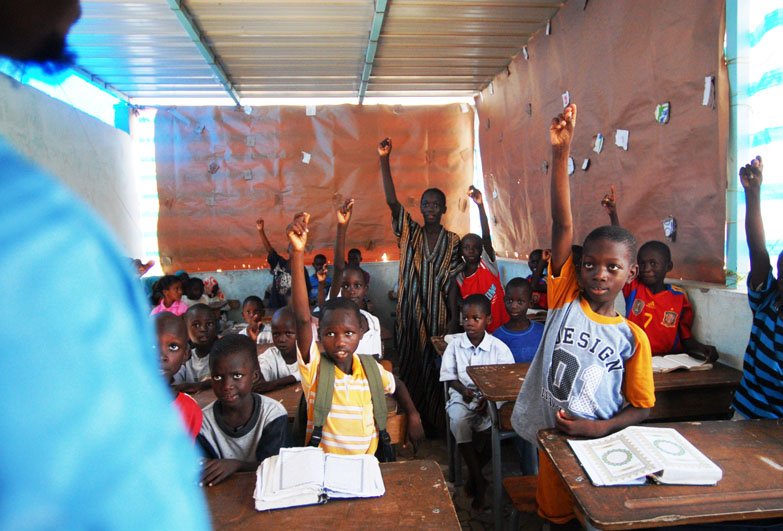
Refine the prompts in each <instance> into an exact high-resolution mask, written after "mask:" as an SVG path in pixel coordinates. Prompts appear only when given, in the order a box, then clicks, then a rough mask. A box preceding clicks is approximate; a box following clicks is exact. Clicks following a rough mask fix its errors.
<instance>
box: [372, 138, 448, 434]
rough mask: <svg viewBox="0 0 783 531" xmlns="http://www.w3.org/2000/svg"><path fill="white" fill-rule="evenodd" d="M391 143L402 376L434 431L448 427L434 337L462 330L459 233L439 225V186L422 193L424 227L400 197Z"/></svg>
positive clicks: (387, 172) (442, 203) (389, 197)
mask: <svg viewBox="0 0 783 531" xmlns="http://www.w3.org/2000/svg"><path fill="white" fill-rule="evenodd" d="M391 152H392V141H391V139H390V138H385V139H384V140H382V141H381V142H380V144H378V156H379V158H380V164H381V175H382V177H383V190H384V193H385V195H386V204H387V205H388V206H389V210H390V211H391V215H392V229H393V230H394V234H395V236H397V239H398V245H399V248H400V270H399V281H398V289H397V293H398V297H397V319H396V321H395V339H396V343H395V344H396V345H397V352H398V353H399V357H400V377H401V378H402V379H403V380H405V382H406V383H407V384H408V385H409V386H410V389H411V395H412V396H413V400H414V402H415V403H416V407H418V408H419V410H420V411H422V415H423V417H424V419H425V423H426V424H427V427H428V429H429V431H430V433H432V434H437V433H438V432H439V431H440V426H443V425H445V419H444V414H445V409H444V407H443V406H444V404H443V392H442V391H441V385H440V384H439V382H438V377H439V375H438V368H437V363H438V361H439V358H440V356H438V354H437V352H436V351H435V348H434V347H433V346H432V342H431V341H430V338H431V337H432V336H442V335H444V334H449V333H454V332H457V331H459V309H458V307H457V301H458V300H459V288H458V287H457V283H456V282H455V281H454V277H455V276H456V275H457V273H458V272H459V271H460V270H461V269H462V268H463V262H462V260H460V256H459V240H460V239H459V236H457V235H456V234H454V233H453V232H450V231H448V230H446V229H445V228H444V227H443V225H441V223H440V222H441V218H442V217H443V214H445V213H446V195H445V194H444V193H443V192H442V191H441V190H438V189H437V188H429V189H427V190H425V191H424V193H423V194H421V201H420V203H419V206H420V209H421V215H422V218H424V225H423V226H422V225H420V224H419V223H417V222H416V221H414V220H413V218H412V217H411V215H410V213H409V212H408V211H407V210H406V209H405V208H404V207H403V206H402V205H401V204H400V202H399V201H398V200H397V193H396V192H395V190H394V181H393V180H392V174H391V163H390V162H389V159H390V157H391Z"/></svg>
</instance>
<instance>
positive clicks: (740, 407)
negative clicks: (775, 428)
mask: <svg viewBox="0 0 783 531" xmlns="http://www.w3.org/2000/svg"><path fill="white" fill-rule="evenodd" d="M756 288H757V289H754V287H753V286H751V285H750V276H748V303H749V304H750V310H751V311H752V312H753V326H752V328H751V329H750V340H749V341H748V347H747V348H746V349H745V361H744V363H743V367H742V380H741V381H740V386H739V389H737V392H736V393H734V409H736V410H737V411H738V412H739V413H740V414H741V415H742V416H744V417H745V418H749V419H779V418H783V319H781V318H780V316H779V315H778V302H777V296H778V285H777V282H776V280H775V277H774V276H773V275H772V268H770V272H769V276H768V277H767V280H766V282H765V283H764V284H763V285H762V286H756Z"/></svg>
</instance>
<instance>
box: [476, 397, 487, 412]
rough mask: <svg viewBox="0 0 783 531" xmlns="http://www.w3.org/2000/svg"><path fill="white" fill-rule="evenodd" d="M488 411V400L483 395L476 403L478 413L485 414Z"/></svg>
mask: <svg viewBox="0 0 783 531" xmlns="http://www.w3.org/2000/svg"><path fill="white" fill-rule="evenodd" d="M486 410H487V399H486V397H485V396H484V395H482V396H481V397H480V398H479V399H478V402H477V403H476V412H477V413H484V412H485V411H486Z"/></svg>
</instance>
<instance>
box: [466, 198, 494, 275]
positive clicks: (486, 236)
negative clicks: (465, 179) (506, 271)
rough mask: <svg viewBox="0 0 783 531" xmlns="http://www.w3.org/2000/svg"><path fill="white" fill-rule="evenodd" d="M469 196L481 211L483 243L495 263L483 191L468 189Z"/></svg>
mask: <svg viewBox="0 0 783 531" xmlns="http://www.w3.org/2000/svg"><path fill="white" fill-rule="evenodd" d="M468 196H470V198H471V199H473V202H474V203H476V206H477V207H478V209H479V220H480V221H481V241H482V243H483V244H484V251H486V253H487V255H489V259H490V260H492V261H493V262H494V261H495V249H494V248H493V247H492V233H491V232H490V231H489V219H488V218H487V211H486V210H485V209H484V197H483V196H482V195H481V190H479V189H478V188H476V187H474V186H471V187H470V188H468Z"/></svg>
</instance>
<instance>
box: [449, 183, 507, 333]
mask: <svg viewBox="0 0 783 531" xmlns="http://www.w3.org/2000/svg"><path fill="white" fill-rule="evenodd" d="M468 196H470V198H471V199H473V202H474V203H476V206H477V207H478V209H479V219H480V220H481V237H479V236H478V235H476V234H466V235H465V236H463V237H462V241H461V244H460V255H461V256H462V259H463V260H464V261H465V269H464V270H463V271H461V272H459V273H458V274H457V285H458V286H459V291H460V295H462V298H463V299H465V298H466V297H468V295H472V294H474V293H480V294H482V295H484V296H485V297H486V298H487V299H488V300H489V301H490V306H491V308H492V320H491V322H489V323H488V324H487V331H488V332H490V333H494V332H495V330H496V329H497V328H498V327H500V326H502V325H503V324H504V323H505V322H506V321H508V313H507V312H506V307H505V305H504V303H503V299H504V298H505V292H504V291H503V285H502V284H501V282H500V272H499V270H498V264H497V262H496V261H495V249H494V248H493V247H492V235H491V234H490V231H489V220H488V219H487V212H486V210H484V199H483V198H482V196H481V192H480V191H479V190H478V189H476V188H475V187H473V186H471V187H470V188H469V189H468Z"/></svg>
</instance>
